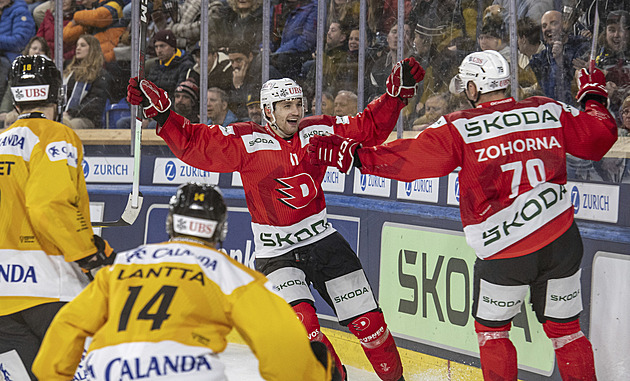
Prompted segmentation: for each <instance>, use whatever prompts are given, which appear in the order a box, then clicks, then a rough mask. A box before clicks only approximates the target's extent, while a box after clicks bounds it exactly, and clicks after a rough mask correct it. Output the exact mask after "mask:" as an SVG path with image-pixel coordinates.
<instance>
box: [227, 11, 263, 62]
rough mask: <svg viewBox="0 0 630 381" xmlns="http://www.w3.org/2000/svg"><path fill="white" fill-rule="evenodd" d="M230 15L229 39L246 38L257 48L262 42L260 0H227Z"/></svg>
mask: <svg viewBox="0 0 630 381" xmlns="http://www.w3.org/2000/svg"><path fill="white" fill-rule="evenodd" d="M227 3H228V5H229V6H230V8H232V11H233V12H234V13H233V14H232V16H231V19H230V21H231V29H230V39H231V40H234V39H235V40H246V41H249V42H250V45H251V46H252V47H255V49H256V50H258V49H259V48H260V46H261V44H262V21H263V20H262V0H227Z"/></svg>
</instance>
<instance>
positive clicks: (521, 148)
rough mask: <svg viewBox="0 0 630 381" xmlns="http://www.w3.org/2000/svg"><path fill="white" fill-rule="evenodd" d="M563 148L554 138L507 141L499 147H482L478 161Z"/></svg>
mask: <svg viewBox="0 0 630 381" xmlns="http://www.w3.org/2000/svg"><path fill="white" fill-rule="evenodd" d="M554 147H556V148H562V146H561V145H560V142H558V139H556V137H555V136H552V137H550V138H549V140H547V137H546V136H545V137H542V138H525V139H516V140H514V141H507V142H505V143H501V144H498V145H492V146H489V147H481V148H480V149H476V150H475V153H477V155H478V156H477V161H478V162H482V161H487V160H489V159H496V158H497V157H499V156H507V155H513V154H514V153H521V152H525V151H540V150H543V149H552V148H554Z"/></svg>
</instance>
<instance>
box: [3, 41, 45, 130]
mask: <svg viewBox="0 0 630 381" xmlns="http://www.w3.org/2000/svg"><path fill="white" fill-rule="evenodd" d="M38 54H40V55H44V56H46V57H50V48H49V47H48V44H47V43H46V40H44V38H43V37H38V36H35V37H33V38H31V40H30V41H29V42H28V44H27V45H26V47H25V48H24V51H22V55H24V56H34V55H38ZM17 117H18V114H17V111H15V108H14V107H13V95H12V94H11V88H10V87H7V90H6V91H5V92H4V97H2V104H0V123H1V124H4V125H5V126H10V125H11V124H13V122H15V121H16V119H17Z"/></svg>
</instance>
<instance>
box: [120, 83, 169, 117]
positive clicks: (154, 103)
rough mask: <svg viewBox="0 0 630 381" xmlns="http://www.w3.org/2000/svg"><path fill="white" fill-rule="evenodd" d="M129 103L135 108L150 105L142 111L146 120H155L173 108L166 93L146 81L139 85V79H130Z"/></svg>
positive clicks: (128, 88) (128, 86)
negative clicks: (157, 116)
mask: <svg viewBox="0 0 630 381" xmlns="http://www.w3.org/2000/svg"><path fill="white" fill-rule="evenodd" d="M127 102H129V104H132V105H134V106H138V105H140V104H148V106H146V107H143V109H142V112H143V114H144V117H145V118H153V117H154V116H156V115H157V114H160V113H165V112H168V109H169V108H170V107H171V100H170V98H169V97H168V93H167V92H166V91H164V90H162V89H160V88H159V87H157V86H156V85H155V84H154V83H153V82H151V81H149V80H146V79H143V80H141V81H140V83H139V84H138V77H133V78H130V79H129V85H127Z"/></svg>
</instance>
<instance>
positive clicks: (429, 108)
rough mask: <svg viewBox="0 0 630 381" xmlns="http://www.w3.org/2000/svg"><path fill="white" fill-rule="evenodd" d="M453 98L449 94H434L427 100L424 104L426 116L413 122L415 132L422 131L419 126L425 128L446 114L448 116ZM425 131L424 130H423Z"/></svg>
mask: <svg viewBox="0 0 630 381" xmlns="http://www.w3.org/2000/svg"><path fill="white" fill-rule="evenodd" d="M450 102H451V96H450V94H449V93H447V92H444V93H438V94H433V95H431V96H430V97H428V98H427V101H426V102H425V103H424V115H422V116H420V117H419V118H417V119H416V120H414V122H413V125H414V126H413V130H414V131H420V128H419V127H417V126H424V127H426V126H427V125H430V124H433V123H435V122H437V120H438V119H439V118H440V117H441V116H442V115H445V114H448V113H449V112H450V111H451V110H450V107H449V106H450ZM423 129H424V128H423Z"/></svg>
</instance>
